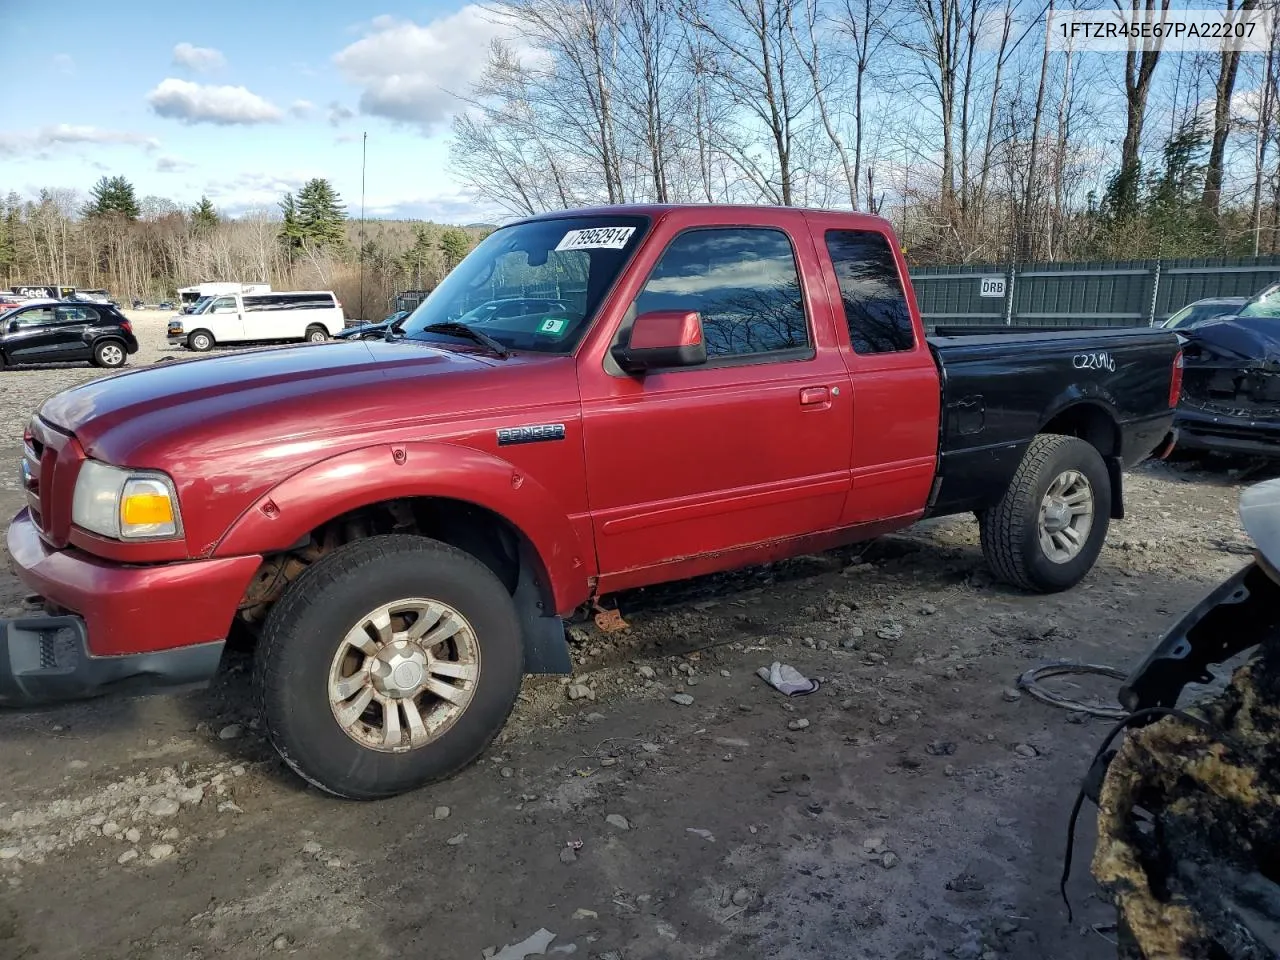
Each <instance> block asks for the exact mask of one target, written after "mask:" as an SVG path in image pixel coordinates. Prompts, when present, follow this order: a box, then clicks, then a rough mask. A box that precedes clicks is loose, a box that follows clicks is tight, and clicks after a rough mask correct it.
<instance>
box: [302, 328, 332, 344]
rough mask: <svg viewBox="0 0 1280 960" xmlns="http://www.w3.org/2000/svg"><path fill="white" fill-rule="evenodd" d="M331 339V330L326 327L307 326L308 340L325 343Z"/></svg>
mask: <svg viewBox="0 0 1280 960" xmlns="http://www.w3.org/2000/svg"><path fill="white" fill-rule="evenodd" d="M328 339H329V331H328V330H326V329H325V328H324V327H321V326H317V325H314V324H313V325H312V326H310V327H307V340H308V341H309V342H311V343H324V342H325V341H326V340H328Z"/></svg>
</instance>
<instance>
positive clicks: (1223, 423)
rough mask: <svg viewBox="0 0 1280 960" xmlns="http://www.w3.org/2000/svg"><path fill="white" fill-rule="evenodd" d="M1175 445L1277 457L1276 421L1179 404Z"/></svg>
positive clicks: (1279, 446) (1279, 455)
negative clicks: (1232, 415)
mask: <svg viewBox="0 0 1280 960" xmlns="http://www.w3.org/2000/svg"><path fill="white" fill-rule="evenodd" d="M1174 423H1175V425H1176V427H1177V429H1178V449H1180V450H1206V451H1211V452H1215V453H1239V454H1246V455H1249V456H1260V457H1276V458H1280V421H1277V420H1254V419H1249V418H1247V417H1231V416H1225V415H1223V414H1215V413H1209V412H1207V411H1204V410H1200V409H1197V408H1194V407H1191V408H1188V407H1179V408H1178V413H1177V417H1176V418H1175V420H1174Z"/></svg>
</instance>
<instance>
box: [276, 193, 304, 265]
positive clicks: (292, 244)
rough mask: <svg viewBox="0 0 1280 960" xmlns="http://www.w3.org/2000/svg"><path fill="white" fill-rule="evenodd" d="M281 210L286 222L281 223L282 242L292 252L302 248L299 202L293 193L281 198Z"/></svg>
mask: <svg viewBox="0 0 1280 960" xmlns="http://www.w3.org/2000/svg"><path fill="white" fill-rule="evenodd" d="M280 212H281V213H282V214H283V216H284V222H283V223H281V224H280V242H281V243H282V244H283V245H284V246H285V248H286V249H287V250H289V252H290V253H292V252H294V251H296V250H299V249H301V248H302V240H303V237H302V227H301V225H300V224H299V223H298V204H297V202H296V201H295V200H294V199H293V194H292V193H286V194H285V195H284V197H283V198H282V199H281V200H280Z"/></svg>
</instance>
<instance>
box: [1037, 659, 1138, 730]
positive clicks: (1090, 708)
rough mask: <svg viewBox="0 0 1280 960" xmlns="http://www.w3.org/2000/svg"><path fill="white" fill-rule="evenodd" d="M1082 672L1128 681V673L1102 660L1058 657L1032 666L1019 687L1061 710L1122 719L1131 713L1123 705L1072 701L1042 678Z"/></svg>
mask: <svg viewBox="0 0 1280 960" xmlns="http://www.w3.org/2000/svg"><path fill="white" fill-rule="evenodd" d="M1081 674H1093V675H1096V676H1101V677H1109V678H1110V679H1112V680H1125V679H1127V678H1128V676H1129V675H1128V674H1127V673H1125V672H1124V671H1122V670H1117V669H1116V668H1115V667H1108V666H1106V665H1104V664H1100V663H1076V662H1074V661H1071V660H1056V661H1053V662H1051V663H1042V664H1040V666H1038V667H1032V668H1031V669H1030V670H1028V671H1026V673H1024V674H1022V676H1020V677H1018V686H1019V687H1020V688H1022V689H1023V690H1025V691H1027V693H1028V694H1030V695H1031V696H1033V697H1035V698H1036V699H1037V700H1039V701H1040V702H1041V703H1047V704H1049V706H1051V707H1058V708H1059V709H1062V710H1074V711H1077V712H1080V713H1087V714H1089V715H1090V716H1094V717H1102V718H1103V719H1105V720H1121V719H1123V718H1125V717H1127V716H1128V715H1129V711H1127V710H1125V709H1124V708H1123V707H1120V706H1115V707H1109V706H1105V705H1103V704H1100V703H1091V702H1089V701H1085V700H1072V699H1070V698H1069V697H1064V696H1061V695H1059V694H1056V693H1054V692H1053V691H1051V690H1048V689H1046V688H1045V687H1044V686H1043V685H1042V684H1041V681H1043V680H1045V679H1047V678H1049V677H1065V676H1076V675H1081Z"/></svg>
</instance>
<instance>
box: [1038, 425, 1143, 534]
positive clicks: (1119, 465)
mask: <svg viewBox="0 0 1280 960" xmlns="http://www.w3.org/2000/svg"><path fill="white" fill-rule="evenodd" d="M1040 434H1042V435H1043V434H1059V435H1061V436H1067V437H1079V438H1080V439H1081V440H1083V441H1085V442H1086V443H1088V444H1089V445H1090V446H1092V447H1093V448H1094V449H1095V450H1097V451H1098V453H1099V454H1101V456H1102V461H1103V463H1105V464H1106V465H1107V474H1108V476H1109V477H1110V478H1111V519H1112V520H1123V519H1124V480H1123V477H1122V476H1121V474H1122V472H1123V469H1124V464H1123V462H1122V460H1121V455H1120V454H1121V450H1120V427H1119V425H1118V424H1117V423H1116V421H1115V418H1114V417H1112V416H1111V414H1110V413H1109V412H1107V410H1106V409H1105V408H1104V407H1101V406H1099V405H1098V404H1096V403H1087V402H1086V403H1076V404H1072V405H1071V406H1069V407H1067V408H1066V409H1065V410H1060V411H1058V413H1056V414H1054V416H1053V418H1052V419H1050V420H1049V422H1048V423H1046V424H1045V425H1044V426H1043V427H1041V428H1040Z"/></svg>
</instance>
